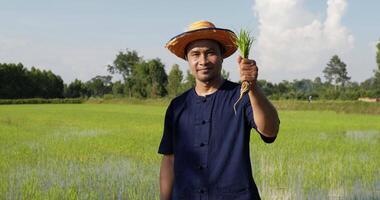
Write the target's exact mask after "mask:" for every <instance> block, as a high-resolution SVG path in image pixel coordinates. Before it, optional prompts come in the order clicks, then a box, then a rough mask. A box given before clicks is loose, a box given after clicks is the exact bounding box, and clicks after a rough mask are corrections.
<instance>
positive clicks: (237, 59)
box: [236, 55, 243, 64]
mask: <svg viewBox="0 0 380 200" xmlns="http://www.w3.org/2000/svg"><path fill="white" fill-rule="evenodd" d="M242 59H243V58H242V57H241V56H240V55H238V56H237V58H236V61H237V62H238V63H239V64H240V62H241V60H242Z"/></svg>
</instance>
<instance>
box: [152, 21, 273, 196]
mask: <svg viewBox="0 0 380 200" xmlns="http://www.w3.org/2000/svg"><path fill="white" fill-rule="evenodd" d="M166 47H167V48H168V49H169V50H170V51H171V52H172V53H174V54H175V55H177V56H178V57H180V58H182V59H185V60H187V62H188V63H189V66H190V68H191V72H192V74H193V75H194V77H195V80H196V85H195V88H192V89H190V90H188V91H186V92H185V93H183V94H181V95H180V96H178V97H176V98H175V99H173V100H172V101H171V103H170V105H169V107H168V109H167V112H166V116H165V124H164V133H163V137H162V140H161V144H160V147H159V150H158V152H159V153H160V154H163V158H162V163H161V171H160V198H161V199H208V200H213V199H242V200H250V199H260V197H259V193H258V190H257V187H256V185H255V183H254V180H253V178H252V173H251V163H250V157H249V138H250V130H251V129H252V128H254V129H256V131H257V132H258V133H259V134H260V136H261V138H262V139H263V140H264V141H265V142H268V143H270V142H273V141H274V140H275V138H276V136H277V133H278V130H279V123H280V122H279V118H278V115H277V111H276V109H275V108H274V107H273V105H272V104H271V103H270V102H269V101H268V100H267V98H266V97H265V96H264V95H263V93H262V92H261V90H260V88H259V87H258V86H257V85H256V84H255V82H256V80H257V72H258V69H257V67H256V64H255V61H254V60H249V59H242V58H241V57H240V56H239V57H238V59H237V62H238V64H239V70H240V79H241V81H245V80H246V81H249V83H250V89H249V92H248V95H244V97H243V99H242V100H241V101H240V102H239V103H238V104H237V106H236V113H235V112H234V109H233V106H234V103H235V102H236V101H237V100H238V98H239V95H240V85H239V84H236V83H233V82H230V81H228V80H224V79H223V78H222V76H221V70H222V63H223V59H224V58H227V57H228V56H230V55H232V54H233V53H234V52H235V51H236V45H235V34H234V33H233V32H232V31H230V30H228V29H221V28H216V27H215V26H214V25H213V24H212V23H211V22H207V21H199V22H195V23H193V24H191V25H190V28H189V31H187V32H185V33H182V34H180V35H178V36H176V37H174V38H172V39H171V40H170V41H169V42H168V43H167V45H166Z"/></svg>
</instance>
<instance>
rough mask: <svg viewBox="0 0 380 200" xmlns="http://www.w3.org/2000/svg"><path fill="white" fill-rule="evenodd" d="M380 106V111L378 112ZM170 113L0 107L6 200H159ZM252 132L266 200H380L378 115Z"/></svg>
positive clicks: (289, 114) (294, 115) (0, 167)
mask: <svg viewBox="0 0 380 200" xmlns="http://www.w3.org/2000/svg"><path fill="white" fill-rule="evenodd" d="M379 106H380V105H379ZM165 110H166V106H165V105H143V104H140V105H139V104H39V105H1V106H0V199H138V200H140V199H149V200H150V199H158V194H159V193H158V191H159V185H158V178H159V166H160V161H161V155H159V154H157V149H158V145H159V142H160V139H161V136H162V129H163V118H164V113H165ZM279 115H280V119H281V126H280V133H279V136H278V138H277V140H276V141H275V142H274V143H273V144H265V143H264V142H262V141H261V140H260V138H259V135H258V134H256V133H255V132H253V131H252V135H251V159H252V166H253V167H252V170H253V174H254V179H255V181H256V184H257V185H258V188H259V190H260V193H261V196H262V198H263V199H380V115H378V114H371V115H370V114H355V113H351V114H346V113H337V112H334V111H328V110H324V111H318V110H316V109H313V110H288V109H287V110H279Z"/></svg>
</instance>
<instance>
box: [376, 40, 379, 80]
mask: <svg viewBox="0 0 380 200" xmlns="http://www.w3.org/2000/svg"><path fill="white" fill-rule="evenodd" d="M376 49H377V50H376V63H377V70H378V71H379V73H380V40H379V41H378V42H377V44H376Z"/></svg>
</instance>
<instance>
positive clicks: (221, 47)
mask: <svg viewBox="0 0 380 200" xmlns="http://www.w3.org/2000/svg"><path fill="white" fill-rule="evenodd" d="M207 40H211V41H214V42H216V43H217V44H218V46H219V49H220V54H221V55H223V54H224V53H225V52H226V48H224V46H223V45H222V44H221V43H220V42H218V41H216V40H213V39H207ZM195 41H198V40H194V41H192V42H189V43H188V44H187V45H186V46H185V49H184V51H185V60H187V53H188V51H189V49H188V47H189V46H190V44H191V43H193V42H195Z"/></svg>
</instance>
